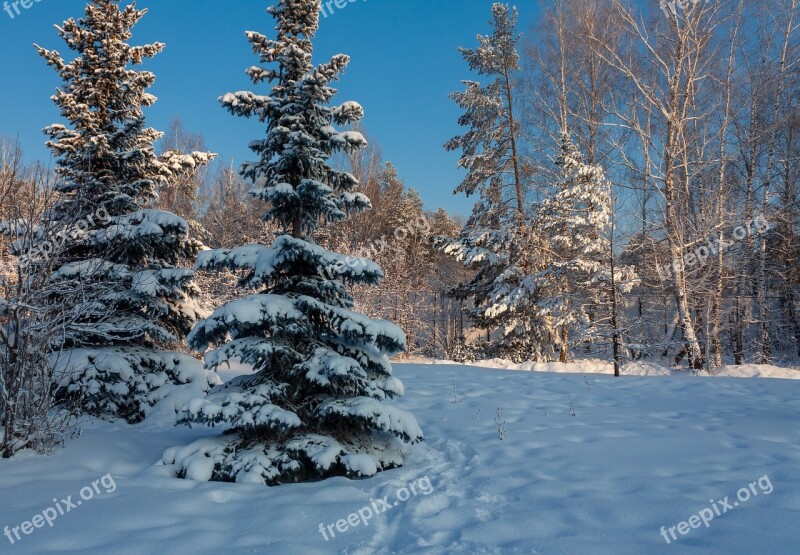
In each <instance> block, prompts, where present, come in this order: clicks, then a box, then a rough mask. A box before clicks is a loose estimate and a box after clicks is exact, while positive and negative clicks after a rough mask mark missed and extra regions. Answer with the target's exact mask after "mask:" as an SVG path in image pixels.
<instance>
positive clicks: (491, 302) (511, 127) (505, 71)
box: [436, 3, 541, 360]
mask: <svg viewBox="0 0 800 555" xmlns="http://www.w3.org/2000/svg"><path fill="white" fill-rule="evenodd" d="M492 15H493V19H492V22H491V25H492V29H493V32H492V35H490V36H478V41H479V42H480V45H479V46H478V48H475V49H466V48H462V49H461V53H462V56H463V57H464V59H465V60H466V61H467V63H468V64H469V67H470V69H471V70H473V71H476V72H478V74H479V75H483V76H487V77H489V78H490V79H491V82H490V83H489V84H488V85H487V86H486V87H484V86H482V85H481V84H480V83H478V82H474V81H464V84H465V85H466V90H465V91H464V92H456V93H454V94H453V95H452V98H453V100H454V101H455V102H456V103H457V104H458V105H459V107H461V108H462V109H463V110H464V114H463V115H462V116H461V118H460V119H459V124H460V125H462V126H465V127H468V128H469V130H468V131H467V132H466V133H464V134H463V135H460V136H458V137H455V138H453V139H452V140H451V141H449V142H448V143H447V144H446V145H445V148H446V149H447V150H449V151H452V150H461V159H460V160H459V167H461V168H465V169H466V170H467V175H466V177H465V178H464V181H463V182H462V183H461V184H460V185H459V186H458V187H457V188H456V190H455V192H456V193H460V192H464V193H466V194H467V195H473V194H478V195H480V201H479V202H478V203H477V204H476V205H475V207H474V209H473V212H472V216H471V217H470V218H469V220H468V221H467V224H466V225H465V227H464V229H463V230H462V232H461V234H460V235H459V237H457V238H455V239H449V238H444V237H440V238H437V239H436V245H437V246H438V247H439V248H440V249H442V250H443V251H444V252H446V253H449V254H452V255H453V256H455V257H456V258H457V259H458V260H461V261H463V262H464V264H465V265H466V266H468V267H470V268H473V269H475V270H476V271H477V273H476V275H475V277H474V278H473V279H472V280H471V281H470V282H469V283H467V284H465V285H463V286H461V287H458V288H456V289H454V290H453V291H452V294H453V295H454V296H456V297H457V298H461V299H471V300H472V301H473V306H474V308H473V309H472V310H471V311H470V316H471V318H472V320H473V323H474V324H475V325H476V326H477V327H478V328H481V329H484V330H486V331H487V333H492V332H496V333H497V334H498V335H499V337H498V338H497V339H496V340H495V341H493V344H492V348H491V351H490V352H487V353H486V354H491V355H496V356H504V357H508V358H512V359H514V360H526V359H528V358H531V357H534V358H540V357H541V353H539V352H538V347H537V344H539V343H540V342H539V341H538V339H539V338H538V336H537V333H538V332H537V325H538V324H537V322H535V321H534V320H533V319H532V310H531V308H532V307H534V306H535V299H534V298H533V297H532V291H529V290H528V289H527V287H526V277H527V276H528V274H529V273H530V272H531V271H532V270H533V265H534V260H533V256H532V252H533V251H532V248H533V245H532V243H531V241H532V239H531V233H530V229H529V227H528V225H527V219H528V210H527V209H526V200H525V193H524V184H523V182H522V172H521V159H520V153H519V137H520V129H519V124H518V122H517V119H516V115H515V102H514V100H515V99H514V89H515V83H514V74H515V72H516V71H517V70H518V69H519V55H518V54H517V50H516V45H517V42H518V41H519V36H518V35H517V33H516V30H515V29H516V26H517V20H518V15H517V10H516V8H510V7H509V6H508V5H507V4H499V3H497V4H494V5H493V6H492Z"/></svg>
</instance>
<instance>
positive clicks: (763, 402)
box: [0, 361, 800, 555]
mask: <svg viewBox="0 0 800 555" xmlns="http://www.w3.org/2000/svg"><path fill="white" fill-rule="evenodd" d="M480 364H482V365H486V366H493V367H494V368H491V369H490V368H480V367H476V366H463V365H455V364H452V363H438V364H423V363H421V362H416V363H414V364H396V365H395V373H396V374H397V375H398V376H399V377H400V378H401V379H402V380H403V381H404V382H405V384H406V396H405V397H404V398H402V399H399V400H396V401H395V404H396V405H397V407H398V408H399V409H402V410H406V411H409V412H411V413H413V414H414V415H415V416H416V418H417V420H418V421H419V423H420V425H421V427H422V429H423V430H425V436H426V442H425V443H422V444H418V445H416V446H413V447H410V452H409V455H408V457H407V459H406V462H405V466H403V467H402V468H399V469H395V470H390V471H386V472H383V473H379V474H377V475H375V476H373V477H371V478H367V479H360V480H348V479H345V478H333V479H329V480H325V481H322V482H310V483H303V484H296V485H284V486H278V487H273V488H268V487H264V486H259V485H254V484H251V483H248V479H251V478H252V479H256V480H259V481H260V480H261V477H260V474H259V473H260V472H261V469H262V468H264V469H266V466H268V464H269V461H267V460H266V457H264V455H263V452H261V454H260V455H259V452H258V451H254V452H253V453H248V454H247V457H246V459H247V465H246V466H244V467H243V468H242V471H241V473H240V475H239V476H238V477H237V482H238V483H218V482H204V481H191V480H180V479H175V478H173V477H171V469H170V468H169V467H167V466H164V465H159V464H156V463H157V462H158V461H159V460H160V459H161V458H162V455H164V454H165V453H164V452H165V451H166V450H167V449H168V448H170V447H171V446H174V445H190V448H180V449H184V451H180V449H175V450H173V451H172V453H170V454H171V455H172V456H173V458H182V459H190V460H191V464H190V465H189V466H188V468H190V472H191V473H192V474H193V476H192V477H193V478H196V479H200V480H204V479H205V478H206V477H207V475H208V473H209V471H210V468H211V462H212V461H211V460H210V459H209V458H208V457H207V456H206V453H212V452H214V451H216V450H217V449H218V447H219V445H220V442H223V441H224V439H225V438H224V437H211V438H208V437H205V436H208V434H209V431H208V429H206V428H204V427H197V426H195V427H193V428H187V427H173V426H171V422H170V420H169V418H168V415H167V414H166V413H164V414H158V415H152V414H151V415H150V416H149V417H148V419H147V420H145V421H144V422H143V423H141V424H138V425H135V426H127V425H123V424H112V423H107V422H101V421H98V420H91V419H87V420H85V421H84V425H83V433H82V435H81V437H80V438H78V439H75V440H68V441H67V443H66V446H65V447H64V448H63V449H59V450H57V451H55V453H54V454H53V455H52V456H49V457H39V456H33V455H32V454H30V453H23V454H21V455H20V457H19V458H17V459H13V460H4V461H0V490H1V491H2V492H3V493H2V499H3V503H0V527H2V526H9V527H14V526H19V525H20V524H21V523H22V522H24V521H27V520H30V519H31V517H32V516H33V515H35V514H37V513H41V512H42V511H43V510H44V509H46V508H47V507H49V506H51V505H52V503H53V502H52V500H53V498H58V499H61V498H66V497H67V496H68V495H72V496H73V497H72V499H73V500H75V499H78V492H80V490H81V488H82V487H84V486H87V485H90V484H91V483H92V481H95V480H98V479H99V478H100V477H101V476H104V475H106V474H110V475H111V476H112V477H113V479H114V481H115V483H116V486H117V487H116V489H115V490H114V491H113V492H110V493H106V490H102V489H101V494H98V495H96V496H95V497H94V498H93V499H92V500H91V501H87V502H84V503H83V504H82V505H81V506H78V507H76V508H74V509H72V510H71V511H70V512H69V513H67V514H65V515H63V516H60V517H59V518H58V519H56V520H55V522H54V523H53V526H52V527H48V526H44V527H43V528H41V529H35V530H34V531H33V532H32V533H31V534H30V535H28V536H23V539H22V540H21V541H19V542H17V543H16V544H15V545H13V546H12V545H10V544H9V543H8V540H7V539H6V538H5V537H3V536H0V542H2V543H4V546H3V548H2V549H3V553H6V552H8V553H15V554H37V555H39V554H43V553H81V554H89V555H91V554H98V555H100V554H102V555H105V554H108V553H119V554H124V555H137V554H141V555H149V554H152V553H162V552H163V553H170V554H175V555H183V554H186V555H195V554H199V555H218V554H219V553H228V554H232V555H239V554H248V553H276V554H283V553H285V554H289V553H302V554H304V555H305V554H331V553H350V554H359V555H360V554H364V555H366V554H373V553H377V554H389V553H409V554H411V553H413V554H417V553H422V554H449V553H486V554H506V553H580V554H594V553H609V554H615V555H616V554H620V555H626V554H631V555H641V554H643V553H647V554H648V555H649V554H656V555H657V554H660V553H663V554H675V553H697V554H709V555H711V554H714V555H716V554H721V553H734V554H739V553H741V554H752V553H770V554H772V553H775V554H784V553H785V554H789V553H797V552H800V535H799V534H798V532H797V514H798V511H799V510H800V428H798V426H797V425H796V422H797V415H798V413H799V412H798V411H800V382H798V381H796V380H785V379H760V378H746V379H743V378H736V379H733V378H729V377H720V376H717V377H715V378H713V379H710V378H701V377H695V376H692V375H691V374H686V373H682V375H677V373H676V372H670V371H669V370H668V369H666V368H664V367H660V366H658V365H656V364H650V365H644V364H640V363H637V364H636V365H632V366H629V367H626V372H627V373H629V374H635V373H637V372H641V373H656V372H657V369H658V368H661V369H662V371H663V375H661V376H657V377H655V376H640V375H628V376H624V377H622V378H614V377H613V376H609V375H599V373H600V372H603V373H605V374H607V373H608V371H609V366H608V364H607V363H604V362H603V363H601V362H599V361H578V362H575V363H571V364H568V365H557V364H551V365H548V366H547V367H545V366H536V367H534V365H517V367H516V371H509V370H505V369H500V368H498V367H499V366H502V365H504V364H505V365H506V366H511V365H510V364H507V363H503V362H502V361H489V362H483V363H480ZM232 366H233V368H234V369H232V370H229V371H227V373H226V374H225V375H224V377H225V378H226V379H230V378H232V377H234V376H235V375H236V374H238V373H241V372H242V371H245V372H246V371H247V369H246V368H243V367H240V366H237V365H236V364H234V365H232ZM545 369H547V370H548V372H543V371H542V370H545ZM520 370H523V371H520ZM530 370H536V371H535V372H531V371H530ZM798 373H799V372H798V371H797V370H793V369H786V370H781V369H778V368H775V367H759V366H744V367H741V369H740V370H738V371H735V370H734V368H732V367H726V368H723V369H722V370H721V372H720V374H723V375H725V376H729V375H735V374H739V375H742V376H745V375H750V374H758V375H762V376H765V375H771V376H773V378H778V377H795V378H796V377H797V374H798ZM453 381H455V393H454V388H453ZM570 404H572V405H573V406H574V411H575V416H572V415H571V414H570ZM498 409H502V413H501V414H502V417H501V422H502V421H505V422H506V425H507V429H508V437H507V439H505V440H500V438H499V434H498V429H497V424H496V423H495V421H494V420H495V417H496V416H497V413H498ZM323 439H326V441H329V440H327V438H323ZM197 440H200V441H197ZM308 440H309V441H312V440H313V438H311V437H309V438H308ZM336 454H337V448H336V446H335V445H330V444H320V445H319V450H318V453H317V456H318V457H319V462H321V463H324V462H326V459H330V458H332V457H335V456H336ZM346 463H347V464H348V465H349V467H350V468H353V469H357V470H360V471H361V470H363V471H364V474H366V475H369V474H371V472H370V471H371V470H372V469H371V468H367V467H368V466H369V461H367V460H366V459H365V458H363V457H357V456H354V457H350V456H347V458H346ZM365 465H366V466H365ZM765 476H766V477H768V480H769V481H770V483H771V484H772V485H773V486H774V490H773V491H771V492H770V493H769V494H767V493H766V492H767V491H768V490H763V489H759V488H760V486H757V487H756V490H757V491H758V492H759V495H756V496H753V497H751V498H750V499H749V500H748V501H747V502H746V503H742V504H741V506H739V507H737V508H735V509H733V510H729V511H728V512H727V513H725V514H722V515H721V516H718V517H715V518H714V519H713V520H712V521H711V522H710V525H709V527H708V528H706V527H705V526H702V525H701V526H700V528H698V529H692V530H690V532H689V533H688V534H687V535H685V536H680V535H679V539H678V540H677V541H674V542H672V543H674V544H678V545H667V544H666V542H665V540H664V539H663V538H662V537H661V536H660V534H659V531H660V528H661V527H662V526H665V527H666V528H669V527H670V526H674V525H676V524H678V523H679V522H681V521H685V520H687V519H688V518H689V517H690V516H691V515H693V514H697V513H698V512H699V511H701V510H702V509H703V508H706V507H709V506H710V503H709V500H712V499H713V500H721V499H723V498H724V497H726V496H729V497H730V500H731V501H734V500H735V499H736V493H737V491H738V490H739V489H740V488H742V487H748V484H750V483H752V482H755V481H757V480H759V479H760V478H763V477H765ZM425 477H427V479H428V480H429V481H430V488H427V489H425V490H424V491H422V492H420V491H419V490H418V492H417V493H418V494H417V495H412V496H410V497H409V498H408V500H407V501H404V502H402V503H399V504H398V505H396V506H392V507H391V510H387V511H385V514H379V515H376V516H374V517H373V518H372V519H371V520H369V521H368V522H367V525H363V524H361V525H358V526H353V527H352V528H350V529H348V530H347V532H346V533H340V532H338V531H337V532H336V536H335V537H332V538H331V537H329V538H328V540H327V541H326V540H325V539H324V538H323V537H322V535H321V534H320V533H319V526H320V524H321V523H324V524H327V523H331V522H333V523H336V521H337V520H339V519H347V518H348V515H350V514H351V513H354V512H357V511H358V510H359V509H361V508H362V507H366V506H369V505H370V504H371V503H372V502H374V500H378V499H384V497H385V496H388V499H389V500H390V502H391V500H392V499H395V498H396V497H395V496H396V495H397V493H398V492H399V491H400V490H401V488H404V487H406V486H408V485H409V484H411V483H417V484H421V483H422V481H423V480H425ZM334 531H336V528H335V527H334Z"/></svg>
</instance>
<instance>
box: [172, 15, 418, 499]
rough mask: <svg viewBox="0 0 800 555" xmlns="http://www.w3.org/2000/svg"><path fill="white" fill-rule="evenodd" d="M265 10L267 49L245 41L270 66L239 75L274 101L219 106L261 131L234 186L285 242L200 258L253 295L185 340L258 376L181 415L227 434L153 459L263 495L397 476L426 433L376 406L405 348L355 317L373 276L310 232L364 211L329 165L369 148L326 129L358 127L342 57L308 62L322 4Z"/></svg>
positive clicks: (395, 386)
mask: <svg viewBox="0 0 800 555" xmlns="http://www.w3.org/2000/svg"><path fill="white" fill-rule="evenodd" d="M268 12H269V13H270V14H271V15H272V17H273V18H274V19H275V20H276V22H277V25H276V31H277V38H276V39H270V38H267V37H266V36H264V35H261V34H259V33H255V32H248V33H247V38H248V40H249V41H250V42H251V43H252V45H253V49H254V51H255V53H257V54H258V55H259V57H260V61H261V62H262V64H265V65H269V66H270V67H269V68H263V67H252V68H250V69H249V70H248V72H247V73H248V74H249V76H250V77H251V79H252V81H253V82H254V83H255V84H256V85H258V84H260V83H261V82H262V81H268V82H270V83H272V90H271V94H270V96H262V95H258V94H255V93H253V92H239V93H235V94H227V95H225V96H224V97H222V99H221V101H222V104H223V105H224V106H225V107H226V108H227V109H228V110H229V111H231V112H232V113H233V114H235V115H238V116H244V117H258V118H259V119H260V120H261V121H263V122H266V124H267V136H266V138H264V139H262V140H258V141H255V142H253V143H252V144H251V148H252V149H253V151H254V152H255V153H256V154H257V155H258V160H257V161H255V162H248V163H245V164H244V165H243V167H242V175H243V176H244V177H246V178H247V179H248V180H250V181H251V182H253V183H257V184H258V185H259V188H257V189H255V190H254V191H253V194H254V195H255V196H256V197H258V198H260V199H263V200H266V201H268V203H269V209H268V211H267V215H266V217H267V218H268V219H270V220H271V221H274V222H275V223H276V224H278V225H280V227H281V228H282V230H283V233H282V234H281V235H279V236H278V237H277V239H276V240H275V242H274V243H273V245H272V246H269V247H268V246H261V245H244V246H241V247H238V248H235V249H232V250H227V249H225V250H216V251H210V252H205V253H202V254H201V255H200V257H199V259H198V264H197V266H198V267H199V268H202V269H205V270H214V269H224V268H226V269H233V270H237V271H240V272H242V276H243V277H242V279H241V282H240V284H241V286H242V287H249V288H252V289H256V290H257V293H256V294H253V295H251V296H248V297H245V298H241V299H237V300H234V301H232V302H229V303H227V304H225V305H223V306H222V307H220V308H218V309H217V310H216V311H215V312H214V314H213V315H212V316H211V317H209V318H207V319H205V320H204V321H202V322H200V323H199V324H198V325H197V327H196V328H195V329H194V331H193V332H192V334H191V335H190V337H189V341H190V344H191V345H192V346H193V347H194V348H195V349H196V350H198V351H205V350H206V349H207V347H208V346H209V345H211V344H213V345H214V346H215V347H216V349H215V350H212V351H210V352H208V353H207V354H206V364H207V366H208V367H209V368H212V369H213V368H217V367H219V366H221V365H225V364H228V363H229V361H231V360H232V359H235V360H240V361H241V362H243V363H245V364H249V365H252V367H253V370H254V373H253V374H251V375H247V376H243V377H240V378H238V379H235V380H233V381H231V382H229V383H227V384H225V385H224V386H222V387H220V388H218V389H216V390H214V391H212V393H211V394H210V395H209V396H208V397H207V398H198V399H195V400H193V401H191V402H190V403H189V404H188V405H187V406H186V407H185V409H184V410H183V412H182V415H183V419H184V421H185V422H187V423H192V422H197V423H207V424H212V425H214V424H224V425H226V426H228V427H229V429H228V432H227V433H226V434H225V435H224V436H222V437H220V438H217V439H216V440H202V441H200V442H197V443H195V444H192V445H190V446H188V447H184V448H180V449H170V450H169V451H167V452H166V453H165V454H164V457H163V459H164V462H165V463H166V464H174V465H175V468H176V473H177V475H178V476H181V477H187V478H191V479H202V480H208V479H212V480H223V481H228V480H231V481H232V480H235V481H238V482H255V483H265V484H268V485H273V484H279V483H286V482H296V481H302V480H309V479H317V478H324V477H328V476H335V475H346V476H370V475H373V474H375V473H376V472H378V471H380V470H384V469H387V468H391V467H396V466H399V465H401V464H402V462H403V449H404V441H405V442H416V441H420V440H421V439H422V432H421V431H420V429H419V427H418V425H417V423H416V420H415V419H414V417H413V416H411V415H410V414H408V413H406V412H404V411H401V410H399V409H397V408H396V407H394V406H392V405H389V404H388V403H384V402H382V401H385V400H387V399H391V398H393V397H395V396H397V395H401V394H402V393H403V387H402V384H401V382H400V381H399V380H398V379H396V378H395V377H393V376H392V368H391V364H390V362H389V356H390V355H393V354H397V353H400V352H402V351H403V350H404V349H405V336H404V334H403V332H402V330H400V329H399V328H398V327H396V326H395V325H393V324H390V323H388V322H385V321H379V320H371V319H369V318H367V317H366V316H363V315H361V314H358V313H356V312H354V311H352V310H351V308H352V306H353V302H354V301H353V297H352V296H351V295H350V294H349V293H348V290H347V289H346V285H347V284H358V283H365V284H370V283H376V282H378V281H379V280H380V278H381V277H382V276H383V274H382V272H381V270H380V268H379V267H378V266H377V265H376V264H374V263H373V262H371V261H369V260H366V259H348V258H347V257H345V256H344V255H340V254H337V253H334V252H330V251H327V250H325V249H323V248H322V247H320V246H318V245H317V244H316V243H315V241H314V235H315V232H316V231H317V230H318V228H319V227H320V225H322V224H324V223H328V222H335V221H341V220H343V219H345V218H347V217H348V215H350V214H354V213H356V212H358V211H361V210H365V209H367V208H369V200H368V199H367V198H366V197H365V196H364V195H363V194H360V193H354V192H353V191H354V189H355V188H356V186H357V180H356V179H355V178H354V177H353V176H352V175H351V174H348V173H345V172H341V171H337V170H335V169H333V168H332V167H331V166H329V165H328V163H327V162H328V160H329V159H330V157H331V155H333V154H334V153H336V152H340V151H345V152H352V151H355V150H356V149H359V148H361V147H363V146H365V140H364V138H363V136H362V135H361V134H360V133H358V132H355V131H343V132H340V131H337V130H336V129H335V128H334V125H339V126H342V125H346V124H349V123H354V122H357V121H358V120H360V119H361V117H362V116H363V109H362V108H361V106H360V105H358V104H357V103H355V102H345V103H344V104H341V105H338V106H334V107H331V106H329V103H330V101H331V99H332V98H333V96H334V94H335V92H336V91H335V89H333V88H331V83H332V82H333V81H334V80H336V79H338V77H339V75H340V74H341V73H342V72H343V70H344V69H345V67H346V66H347V64H348V62H349V58H348V57H347V56H344V55H341V54H339V55H336V56H334V57H333V58H332V59H331V60H330V62H328V63H325V64H322V65H319V66H314V65H313V64H312V54H313V47H312V42H311V41H312V39H313V38H314V36H315V34H316V31H317V29H318V25H319V14H320V2H319V0H281V1H280V2H279V4H278V5H277V6H274V7H271V8H269V10H268Z"/></svg>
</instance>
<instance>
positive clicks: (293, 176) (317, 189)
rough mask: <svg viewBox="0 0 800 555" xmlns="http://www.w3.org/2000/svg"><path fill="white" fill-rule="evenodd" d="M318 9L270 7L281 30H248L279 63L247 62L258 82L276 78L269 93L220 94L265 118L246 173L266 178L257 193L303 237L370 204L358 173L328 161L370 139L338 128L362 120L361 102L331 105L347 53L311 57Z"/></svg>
mask: <svg viewBox="0 0 800 555" xmlns="http://www.w3.org/2000/svg"><path fill="white" fill-rule="evenodd" d="M319 9H320V2H319V0H281V2H280V3H279V4H278V5H277V6H274V7H271V8H269V9H268V10H267V11H268V12H269V13H270V14H271V15H272V17H273V18H275V20H276V22H277V25H276V31H277V38H275V39H270V38H268V37H266V36H264V35H262V34H260V33H256V32H253V31H248V32H247V33H246V36H247V39H248V40H249V41H250V43H251V44H252V46H253V51H254V52H255V53H256V54H258V55H259V58H260V61H261V63H262V64H267V65H273V66H274V65H277V67H267V68H264V67H259V66H254V67H251V68H250V69H248V70H247V74H248V75H249V76H250V78H251V80H252V81H253V83H254V84H256V85H258V84H260V83H261V82H263V81H267V82H269V83H270V84H272V90H271V92H270V95H269V96H262V95H258V94H255V93H253V92H247V91H243V92H237V93H229V94H226V95H224V96H223V97H221V98H220V101H221V103H222V104H223V106H225V107H226V108H228V110H230V112H231V113H233V114H235V115H239V116H244V117H253V116H257V117H258V118H259V119H260V120H261V121H264V122H266V123H267V137H266V138H265V139H263V140H260V141H254V142H253V143H251V144H250V148H251V150H253V151H254V152H255V153H256V154H258V156H259V159H258V160H257V161H255V162H247V163H245V164H244V165H243V167H242V175H243V176H244V177H245V178H248V179H250V180H251V181H252V182H254V183H258V184H259V186H261V188H259V189H257V190H255V191H253V194H254V195H255V196H257V197H259V198H261V199H263V200H265V201H267V202H268V203H269V204H270V209H269V211H268V212H267V214H266V218H267V219H275V220H277V221H278V222H279V223H280V224H281V225H282V226H283V227H284V230H285V231H287V232H291V233H292V235H294V236H295V237H298V238H300V237H302V236H303V235H304V234H307V235H309V236H313V234H314V232H315V231H316V230H317V228H318V226H319V225H320V223H321V221H326V222H330V221H337V220H343V219H345V218H346V217H347V215H348V214H349V213H353V212H358V211H360V210H365V209H367V208H369V207H370V202H369V199H368V198H367V197H366V196H365V195H363V194H360V193H355V192H353V191H354V189H355V187H356V186H357V185H358V181H357V180H356V178H355V177H354V176H353V175H352V174H350V173H347V172H342V171H338V170H335V169H333V168H332V167H331V166H329V165H328V160H329V159H330V157H331V155H332V154H333V153H335V152H337V151H346V152H353V151H355V150H357V149H359V148H362V147H364V146H366V144H367V142H366V140H365V139H364V137H363V135H361V133H358V132H356V131H343V132H340V131H337V130H336V129H335V128H334V125H347V124H352V123H356V122H358V121H359V120H361V118H362V117H363V116H364V110H363V108H362V107H361V106H360V105H359V104H358V103H356V102H344V103H343V104H341V105H338V106H329V105H328V104H329V102H330V101H331V99H332V98H333V96H334V95H335V94H336V92H337V91H336V89H334V88H333V87H331V83H332V82H333V81H335V80H337V79H338V78H339V76H340V75H341V74H342V72H343V71H344V69H345V68H346V67H347V64H348V63H349V62H350V58H349V57H348V56H345V55H343V54H337V55H336V56H334V57H333V58H332V59H331V60H330V61H329V62H327V63H325V64H322V65H319V66H314V64H313V63H312V54H313V46H312V44H311V40H310V39H311V38H312V37H313V36H314V35H315V33H316V31H317V28H318V25H319Z"/></svg>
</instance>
